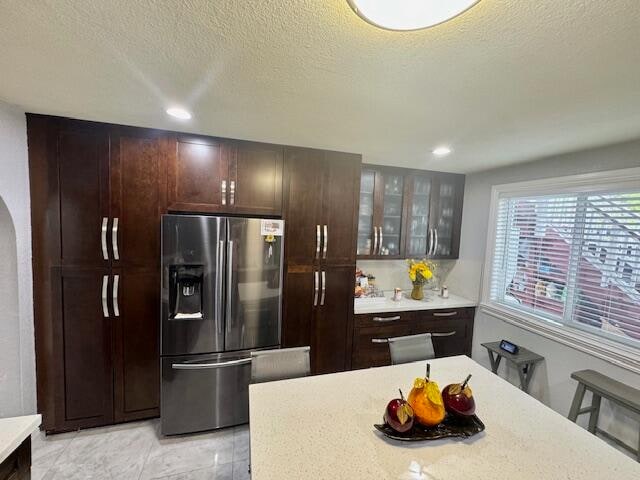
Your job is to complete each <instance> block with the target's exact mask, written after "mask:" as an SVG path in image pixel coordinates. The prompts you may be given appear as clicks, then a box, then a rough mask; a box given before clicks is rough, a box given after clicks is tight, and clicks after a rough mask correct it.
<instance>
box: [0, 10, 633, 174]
mask: <svg viewBox="0 0 640 480" xmlns="http://www.w3.org/2000/svg"><path fill="white" fill-rule="evenodd" d="M0 100H3V101H5V102H9V103H14V104H17V105H20V106H22V107H23V108H24V109H26V110H27V111H33V112H40V113H50V114H56V115H65V116H72V117H78V118H84V119H92V120H102V121H108V122H116V123H124V124H133V125H142V126H152V127H160V128H170V129H176V130H184V131H191V132H196V133H206V134H213V135H219V136H225V137H235V138H246V139H253V140H262V141H269V142H276V143H285V144H293V145H304V146H311V147H321V148H330V149H337V150H345V151H351V152H360V153H363V154H364V158H365V161H367V162H371V163H382V164H390V165H406V166H415V167H419V168H434V169H439V170H448V171H460V172H470V171H476V170H481V169H486V168H489V167H493V166H498V165H504V164H509V163H516V162H519V161H525V160H529V159H532V158H536V157H540V156H544V155H549V154H554V153H559V152H565V151H570V150H576V149H579V148H585V147H589V146H593V145H599V144H603V143H609V142H615V141H619V140H625V139H630V138H635V137H640V4H639V2H638V0H606V1H596V0H560V1H559V0H536V1H533V0H502V1H500V0H482V1H481V2H480V3H479V4H477V5H476V6H475V7H473V8H472V9H471V10H469V11H468V12H466V13H464V14H463V15H461V16H459V17H457V18H455V19H453V20H452V21H451V22H447V23H445V24H443V25H440V26H437V27H434V28H432V29H428V30H422V31H418V32H408V33H399V32H389V31H385V30H380V29H376V28H375V27H373V26H371V25H369V24H367V23H365V22H364V21H362V20H361V19H360V18H359V17H357V16H356V15H355V14H354V13H353V12H352V11H351V9H350V8H349V6H348V5H347V2H346V0H260V1H258V0H244V1H241V0H206V1H204V0H203V1H199V0H182V1H178V0H174V1H170V0H165V1H151V0H135V1H132V0H108V1H107V0H105V1H95V0H94V1H79V0H46V1H42V0H41V1H34V0H0ZM173 104H180V105H185V106H187V107H188V108H189V109H191V110H192V111H193V114H194V118H193V119H192V120H191V121H189V122H187V123H180V122H177V121H173V120H172V119H170V118H168V117H167V116H166V115H165V114H164V110H165V108H166V107H167V106H169V105H173ZM439 144H450V145H451V146H452V147H453V149H454V153H453V154H452V155H450V156H449V157H446V158H444V159H436V158H434V157H433V156H432V155H431V154H430V151H431V149H432V148H433V147H434V146H436V145H439ZM639 162H640V159H639Z"/></svg>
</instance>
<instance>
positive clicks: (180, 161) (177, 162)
mask: <svg viewBox="0 0 640 480" xmlns="http://www.w3.org/2000/svg"><path fill="white" fill-rule="evenodd" d="M230 152H231V148H230V146H229V144H228V143H225V142H222V141H219V140H216V139H213V138H201V137H182V136H181V137H178V139H177V147H176V155H175V156H174V157H173V158H172V159H171V160H170V165H169V210H173V211H184V212H203V213H225V212H228V211H229V181H228V176H229V156H230Z"/></svg>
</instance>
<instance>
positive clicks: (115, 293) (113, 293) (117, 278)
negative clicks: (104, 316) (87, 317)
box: [111, 275, 120, 317]
mask: <svg viewBox="0 0 640 480" xmlns="http://www.w3.org/2000/svg"><path fill="white" fill-rule="evenodd" d="M119 283H120V275H114V276H113V290H112V291H111V299H112V301H113V315H114V316H116V317H119V316H120V307H119V306H118V284H119Z"/></svg>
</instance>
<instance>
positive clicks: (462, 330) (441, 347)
mask: <svg viewBox="0 0 640 480" xmlns="http://www.w3.org/2000/svg"><path fill="white" fill-rule="evenodd" d="M474 312H475V309H474V308H459V309H451V310H420V311H412V312H397V313H396V312H394V313H385V314H366V315H355V320H354V329H353V350H352V351H353V354H352V357H351V367H352V368H354V369H357V368H369V367H381V366H384V365H390V364H391V357H390V355H389V345H388V342H387V339H388V338H391V337H401V336H404V335H415V334H419V333H450V332H455V333H454V334H453V335H451V336H446V337H445V336H443V337H433V338H432V341H433V349H434V352H435V354H436V357H449V356H452V355H469V356H470V355H471V342H472V337H473V317H474Z"/></svg>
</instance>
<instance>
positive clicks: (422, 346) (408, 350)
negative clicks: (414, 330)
mask: <svg viewBox="0 0 640 480" xmlns="http://www.w3.org/2000/svg"><path fill="white" fill-rule="evenodd" d="M455 334H456V332H455V331H453V332H445V333H440V332H438V333H435V332H434V333H420V334H418V335H406V336H403V337H392V338H389V339H388V343H389V353H390V354H391V364H392V365H398V364H400V363H409V362H417V361H419V360H429V359H431V358H435V356H436V353H435V350H434V349H433V340H432V337H450V336H451V335H455Z"/></svg>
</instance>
